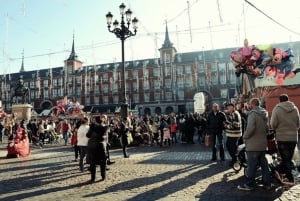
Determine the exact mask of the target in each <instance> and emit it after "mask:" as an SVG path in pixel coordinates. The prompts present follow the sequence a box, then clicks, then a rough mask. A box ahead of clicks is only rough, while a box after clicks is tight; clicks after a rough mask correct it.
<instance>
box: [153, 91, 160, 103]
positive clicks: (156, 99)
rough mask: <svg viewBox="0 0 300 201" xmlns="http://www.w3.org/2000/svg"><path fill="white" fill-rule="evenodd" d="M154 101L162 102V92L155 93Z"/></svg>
mask: <svg viewBox="0 0 300 201" xmlns="http://www.w3.org/2000/svg"><path fill="white" fill-rule="evenodd" d="M154 99H155V101H160V92H155V93H154Z"/></svg>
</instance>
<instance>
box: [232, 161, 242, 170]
mask: <svg viewBox="0 0 300 201" xmlns="http://www.w3.org/2000/svg"><path fill="white" fill-rule="evenodd" d="M232 168H233V169H234V170H235V171H237V172H239V171H240V170H241V169H242V165H241V163H240V162H239V161H237V162H235V163H234V164H233V166H232Z"/></svg>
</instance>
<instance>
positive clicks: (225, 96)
mask: <svg viewBox="0 0 300 201" xmlns="http://www.w3.org/2000/svg"><path fill="white" fill-rule="evenodd" d="M227 94H228V89H221V98H227Z"/></svg>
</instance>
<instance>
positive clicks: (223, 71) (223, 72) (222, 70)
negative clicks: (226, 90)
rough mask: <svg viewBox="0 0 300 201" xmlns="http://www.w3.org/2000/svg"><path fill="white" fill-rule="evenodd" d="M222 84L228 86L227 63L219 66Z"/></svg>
mask: <svg viewBox="0 0 300 201" xmlns="http://www.w3.org/2000/svg"><path fill="white" fill-rule="evenodd" d="M219 74H220V84H226V82H227V78H226V63H220V64H219Z"/></svg>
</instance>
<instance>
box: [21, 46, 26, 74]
mask: <svg viewBox="0 0 300 201" xmlns="http://www.w3.org/2000/svg"><path fill="white" fill-rule="evenodd" d="M24 71H25V69H24V49H23V51H22V64H21V69H20V73H22V72H24Z"/></svg>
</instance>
